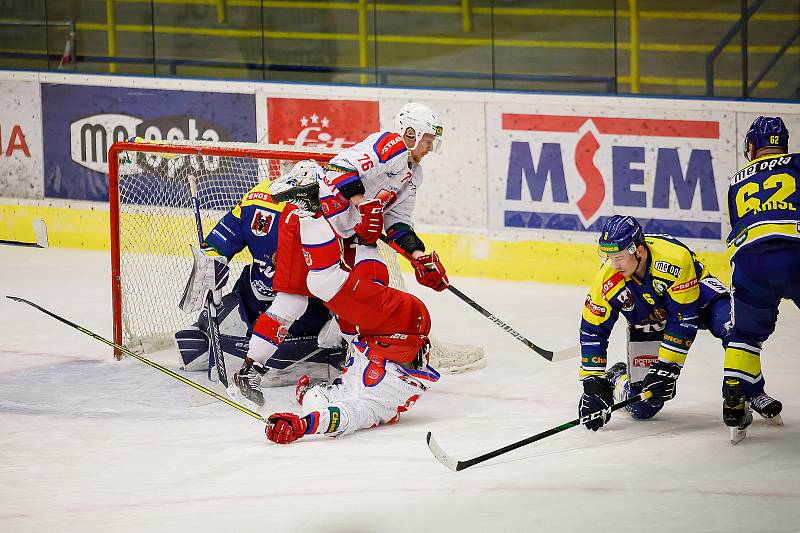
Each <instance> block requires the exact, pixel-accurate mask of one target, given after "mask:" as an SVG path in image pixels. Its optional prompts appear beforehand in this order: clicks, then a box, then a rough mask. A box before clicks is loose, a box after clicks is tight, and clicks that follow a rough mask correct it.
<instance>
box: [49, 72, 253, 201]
mask: <svg viewBox="0 0 800 533" xmlns="http://www.w3.org/2000/svg"><path fill="white" fill-rule="evenodd" d="M254 111H255V99H254V96H253V95H252V94H231V93H208V92H192V91H161V90H153V89H134V88H114V87H94V86H81V85H59V84H43V85H42V112H43V114H44V117H45V121H44V128H43V136H44V146H45V150H44V156H45V161H46V163H45V167H44V176H45V196H47V197H53V198H69V199H79V200H103V201H104V200H108V148H109V147H110V146H111V145H112V144H113V143H114V142H116V141H122V140H126V139H129V138H131V137H134V136H137V137H143V138H145V139H151V140H207V141H240V142H254V141H255V140H256V120H255V112H254ZM162 159H163V158H158V159H157V162H158V163H159V164H165V165H166V163H165V162H163V161H162Z"/></svg>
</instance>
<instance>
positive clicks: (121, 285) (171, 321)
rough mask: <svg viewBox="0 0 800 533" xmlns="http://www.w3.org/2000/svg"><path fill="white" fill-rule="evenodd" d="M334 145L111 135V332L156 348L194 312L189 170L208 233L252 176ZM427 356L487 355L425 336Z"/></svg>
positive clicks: (128, 342)
mask: <svg viewBox="0 0 800 533" xmlns="http://www.w3.org/2000/svg"><path fill="white" fill-rule="evenodd" d="M334 155H335V154H334V153H329V152H325V151H324V150H320V149H318V148H310V147H296V146H285V145H263V144H250V143H217V142H206V141H183V142H181V141H170V142H168V143H162V142H122V143H115V144H114V145H113V146H112V147H111V149H110V151H109V200H110V202H109V204H110V211H111V212H110V219H111V267H112V301H113V315H114V342H116V343H117V344H122V345H123V346H125V347H126V348H128V349H129V350H132V351H134V352H136V353H152V352H155V351H161V350H164V349H168V348H170V347H172V346H174V334H175V332H176V331H178V330H180V329H183V328H185V327H186V326H188V325H190V324H192V323H193V322H194V321H195V320H196V319H197V317H196V316H190V315H187V314H185V313H183V312H182V311H181V310H180V309H179V308H178V300H179V299H180V297H181V294H182V292H183V288H184V285H185V284H186V279H187V278H188V275H189V271H190V270H191V264H192V258H191V252H190V248H189V245H190V244H194V243H197V226H196V223H195V216H194V210H193V208H192V201H191V192H190V188H189V176H192V177H193V179H194V181H195V182H196V184H197V191H198V199H199V202H200V218H201V220H202V225H203V230H204V231H205V232H206V233H207V232H208V231H210V230H211V228H213V226H214V225H215V224H216V223H217V221H218V220H219V219H220V218H222V216H223V215H224V214H225V213H226V212H227V211H228V210H229V209H231V208H232V207H234V206H235V205H236V203H237V202H239V201H240V200H241V199H242V197H243V196H244V194H245V193H246V192H247V191H248V190H250V189H251V188H252V187H254V186H255V185H256V184H257V183H259V182H261V181H264V180H273V179H275V178H277V177H278V176H279V175H281V174H282V173H284V172H286V171H287V170H289V169H290V168H291V167H292V165H293V164H294V163H295V162H296V161H299V160H301V159H313V160H315V161H317V162H319V163H322V164H324V163H325V162H327V161H328V160H330V159H331V158H332V157H333V156H334ZM382 252H383V255H384V257H385V259H386V263H387V265H388V267H389V276H390V285H391V286H393V287H396V288H399V289H402V290H406V285H405V283H404V280H403V276H402V274H401V271H400V266H399V264H398V261H397V259H396V254H395V253H394V252H393V251H391V250H390V249H388V247H385V246H384V247H383V248H382ZM251 261H252V257H251V256H250V254H249V252H248V251H247V250H246V249H245V250H244V251H242V252H241V253H239V254H238V255H237V256H236V257H235V258H234V259H233V260H232V261H231V263H230V267H231V274H230V281H229V284H230V285H229V286H228V287H226V290H225V291H224V292H227V291H229V290H230V289H231V287H232V285H233V283H234V282H235V281H236V279H238V277H239V274H240V273H241V270H242V268H243V267H244V266H245V265H247V264H249V263H250V262H251ZM224 292H223V293H224ZM118 357H119V354H118ZM431 363H432V365H433V366H434V367H435V368H440V369H442V370H445V371H449V372H459V371H464V370H471V369H474V368H479V367H481V366H483V365H484V364H485V358H484V353H483V349H482V348H480V347H477V346H468V345H458V344H449V343H443V342H439V341H437V340H436V339H432V351H431Z"/></svg>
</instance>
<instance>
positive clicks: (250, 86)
mask: <svg viewBox="0 0 800 533" xmlns="http://www.w3.org/2000/svg"><path fill="white" fill-rule="evenodd" d="M411 100H416V101H421V102H424V103H427V104H429V105H430V106H431V107H432V108H434V109H435V110H436V111H438V112H439V113H440V115H441V116H442V118H443V121H444V124H445V141H444V146H443V150H442V153H440V154H435V155H430V156H428V157H427V158H426V159H425V161H424V165H423V166H424V168H425V179H424V183H423V186H422V188H421V191H420V194H419V196H418V203H417V209H416V218H417V222H418V227H419V229H420V232H421V233H422V235H423V238H424V240H425V242H426V243H427V244H428V246H429V248H433V249H436V250H437V251H438V252H439V253H440V255H441V257H442V259H443V262H444V264H445V265H446V267H447V268H448V270H449V272H451V273H453V274H456V275H462V276H475V277H489V278H497V279H512V280H531V281H542V282H550V283H569V284H586V283H588V282H589V280H590V278H591V276H592V275H593V273H594V272H595V270H596V268H597V265H598V259H597V256H596V254H595V246H594V245H593V242H594V241H595V239H596V237H597V233H598V231H599V228H600V226H602V224H603V222H604V221H605V219H606V218H607V217H608V216H611V215H613V214H617V213H625V214H632V215H634V216H636V217H638V218H639V219H640V220H641V221H642V222H643V224H644V225H645V230H646V231H648V232H655V233H670V234H672V235H674V236H676V237H678V238H680V239H682V240H684V241H686V242H687V244H690V245H691V246H692V247H693V248H695V249H696V250H698V252H699V253H700V255H701V257H702V258H703V259H704V260H705V261H706V262H707V264H708V265H709V266H710V268H711V269H712V271H714V272H715V273H716V274H717V275H718V276H720V277H721V278H722V279H727V277H728V275H729V270H728V266H727V259H726V256H725V246H724V239H725V237H726V235H727V232H728V230H729V228H728V227H727V222H726V221H727V206H726V190H727V180H728V177H729V176H730V175H732V174H733V173H734V172H735V171H736V170H737V169H738V168H739V167H740V166H742V165H743V164H744V162H745V161H744V158H743V155H742V153H741V139H742V137H743V135H744V133H745V132H746V130H747V128H748V127H749V124H750V123H751V122H752V120H753V119H754V118H755V117H756V116H758V115H780V116H782V117H783V119H784V120H785V121H786V123H787V126H788V128H789V131H790V132H792V133H793V134H794V135H796V136H800V105H797V104H784V103H774V102H769V103H767V102H753V101H746V102H745V101H721V100H698V99H668V98H640V97H608V96H585V95H580V96H579V95H558V94H529V93H511V92H476V91H444V90H419V89H387V88H368V87H360V86H358V87H354V86H333V85H302V84H287V83H284V84H277V83H274V84H273V83H252V82H233V81H230V82H227V81H217V80H187V79H162V78H140V77H126V76H95V75H80V74H56V73H49V72H48V73H27V72H26V73H23V72H12V71H0V109H1V110H2V111H0V239H4V240H22V241H25V240H33V229H32V221H33V220H34V219H42V220H44V221H45V223H46V224H47V227H48V231H49V235H50V244H51V246H60V247H72V248H88V249H108V248H109V240H108V234H109V230H108V225H109V221H108V203H107V194H108V181H107V175H106V173H105V172H106V165H107V160H106V159H107V149H108V146H109V145H110V143H111V142H112V141H113V140H114V139H123V138H126V137H130V136H133V135H140V136H144V137H150V138H163V139H167V138H181V139H182V138H195V139H200V138H205V139H211V140H230V141H243V142H270V143H286V144H303V145H307V146H308V145H321V146H325V147H326V148H328V149H331V148H338V147H342V146H347V145H349V144H352V143H354V142H356V141H358V140H360V139H361V138H363V137H364V135H365V134H364V132H365V131H366V132H368V131H372V130H373V129H377V128H378V127H381V128H390V127H391V126H392V117H393V116H394V114H395V113H396V111H397V110H398V109H399V108H400V106H402V105H403V104H404V103H405V102H408V101H411ZM790 146H795V147H796V146H797V145H796V142H795V143H794V144H793V143H792V139H790Z"/></svg>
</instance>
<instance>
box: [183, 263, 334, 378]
mask: <svg viewBox="0 0 800 533" xmlns="http://www.w3.org/2000/svg"><path fill="white" fill-rule="evenodd" d="M263 298H264V297H263V296H260V297H256V295H255V293H254V292H253V286H252V283H251V280H250V265H247V266H245V267H244V269H243V270H242V274H241V275H240V277H239V279H238V280H237V282H236V284H235V285H234V287H233V290H232V292H231V293H230V294H227V295H225V296H223V297H222V302H221V305H220V306H219V307H218V309H217V317H218V322H219V326H220V328H219V331H220V346H221V348H222V351H223V352H224V353H225V355H226V356H233V357H237V358H239V359H242V360H243V359H244V358H245V357H246V356H247V350H248V346H249V342H248V339H250V336H251V334H252V330H253V324H254V323H255V321H256V319H257V318H258V317H259V316H260V315H261V314H262V313H263V312H264V311H266V310H267V309H268V308H269V305H270V303H271V299H267V300H264V299H263ZM207 331H208V317H207V316H206V313H205V311H203V312H202V313H201V314H200V316H199V318H198V320H197V322H195V323H194V324H192V325H191V326H189V327H188V328H186V329H183V330H180V331H178V332H177V333H175V342H176V344H177V346H178V351H179V354H180V363H181V367H182V368H183V369H184V370H189V371H192V370H205V371H207V372H208V375H209V379H214V373H213V372H212V370H213V368H214V364H215V361H212V360H210V359H209V340H208V333H207ZM343 346H344V344H343V341H342V338H341V334H340V333H339V330H338V326H337V325H336V321H335V320H332V317H331V314H330V311H328V309H327V308H326V307H325V306H324V305H323V304H322V302H320V301H318V300H316V299H310V300H309V305H308V309H306V311H305V313H303V315H302V316H301V317H300V318H299V319H298V320H296V321H295V322H294V323H293V324H292V325H291V327H290V328H289V333H288V335H287V337H286V339H285V340H284V342H283V343H281V345H280V346H279V347H278V350H277V351H276V352H275V354H274V355H273V356H272V357H270V358H269V359H268V360H267V363H266V365H265V366H266V367H268V368H269V369H270V372H268V373H267V374H266V377H265V379H264V381H263V384H264V385H268V386H270V385H271V386H282V385H290V384H295V383H296V382H297V379H298V378H299V377H300V376H301V375H303V374H307V375H309V376H311V377H317V378H323V379H327V378H329V377H330V374H331V372H333V373H334V374H335V373H338V370H339V368H340V367H341V366H342V364H343V363H344V347H343Z"/></svg>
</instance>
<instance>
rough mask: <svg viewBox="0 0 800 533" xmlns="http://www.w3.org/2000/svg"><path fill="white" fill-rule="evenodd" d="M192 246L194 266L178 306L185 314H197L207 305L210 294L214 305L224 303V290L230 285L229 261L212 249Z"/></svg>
mask: <svg viewBox="0 0 800 533" xmlns="http://www.w3.org/2000/svg"><path fill="white" fill-rule="evenodd" d="M191 246H192V255H193V256H194V265H193V266H192V272H191V274H189V280H188V281H187V282H186V288H185V289H184V290H183V296H182V297H181V301H180V303H179V304H178V306H179V307H180V308H181V309H182V310H183V312H185V313H197V312H198V311H200V310H201V309H202V308H203V306H204V305H205V303H206V299H207V298H208V293H209V292H210V293H211V296H212V298H213V299H214V305H219V304H220V302H222V289H223V288H224V287H225V285H226V284H227V283H228V273H229V268H228V260H227V259H226V258H225V257H223V256H221V255H218V254H217V253H216V252H215V251H214V250H213V249H211V248H202V249H201V248H199V247H198V246H195V245H191Z"/></svg>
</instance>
